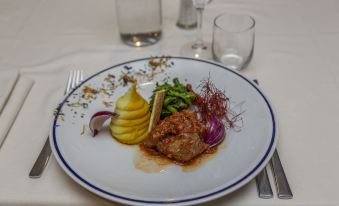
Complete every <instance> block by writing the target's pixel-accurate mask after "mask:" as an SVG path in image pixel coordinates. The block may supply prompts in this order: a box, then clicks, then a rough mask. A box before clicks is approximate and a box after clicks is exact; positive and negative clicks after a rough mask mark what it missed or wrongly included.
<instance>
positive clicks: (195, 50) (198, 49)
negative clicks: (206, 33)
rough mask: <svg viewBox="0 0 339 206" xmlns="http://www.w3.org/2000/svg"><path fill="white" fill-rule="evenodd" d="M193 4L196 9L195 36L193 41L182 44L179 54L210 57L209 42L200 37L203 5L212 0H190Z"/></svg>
mask: <svg viewBox="0 0 339 206" xmlns="http://www.w3.org/2000/svg"><path fill="white" fill-rule="evenodd" d="M192 1H193V6H194V8H195V9H196V11H197V26H198V28H197V36H196V40H195V41H194V42H191V43H188V44H186V45H184V46H183V47H182V49H181V54H182V55H184V56H190V57H195V58H204V59H209V58H211V47H210V44H209V43H207V42H205V41H203V38H202V30H201V29H202V20H203V13H204V9H205V6H206V5H207V4H209V3H210V2H211V1H212V0H192Z"/></svg>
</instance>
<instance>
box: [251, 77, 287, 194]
mask: <svg viewBox="0 0 339 206" xmlns="http://www.w3.org/2000/svg"><path fill="white" fill-rule="evenodd" d="M253 81H254V82H255V83H256V84H257V85H259V82H258V80H256V79H254V80H253ZM270 165H271V168H272V173H273V177H274V180H275V185H276V188H277V193H278V198H280V199H292V198H293V194H292V191H291V188H290V186H289V184H288V180H287V177H286V174H285V172H284V168H283V166H282V164H281V161H280V158H279V154H278V150H277V149H275V150H274V153H273V156H272V158H271V160H270ZM265 173H266V174H265ZM256 182H257V186H258V192H259V197H261V198H271V197H273V193H272V189H271V186H270V182H269V179H268V176H267V172H266V168H264V170H263V171H262V172H260V173H259V175H258V176H257V177H256ZM267 188H269V189H268V190H271V191H270V193H271V196H270V195H268V196H266V197H265V194H268V193H265V192H267V191H268V190H265V189H267ZM261 195H264V196H261Z"/></svg>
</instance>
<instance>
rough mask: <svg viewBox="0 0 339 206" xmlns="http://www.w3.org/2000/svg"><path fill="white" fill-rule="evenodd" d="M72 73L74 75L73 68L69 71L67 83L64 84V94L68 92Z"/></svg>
mask: <svg viewBox="0 0 339 206" xmlns="http://www.w3.org/2000/svg"><path fill="white" fill-rule="evenodd" d="M73 75H74V71H73V70H71V71H69V77H68V81H67V85H66V88H65V92H64V94H65V95H66V94H67V93H68V92H69V90H70V88H71V83H72V79H73Z"/></svg>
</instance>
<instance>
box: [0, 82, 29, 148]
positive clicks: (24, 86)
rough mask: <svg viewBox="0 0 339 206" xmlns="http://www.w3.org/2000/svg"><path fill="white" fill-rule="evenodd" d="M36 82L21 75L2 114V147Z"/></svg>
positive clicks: (0, 128)
mask: <svg viewBox="0 0 339 206" xmlns="http://www.w3.org/2000/svg"><path fill="white" fill-rule="evenodd" d="M33 84H34V80H32V79H29V78H27V77H23V76H20V77H19V79H18V81H17V83H16V86H15V87H14V88H13V91H12V92H11V95H10V96H9V98H8V100H7V103H6V106H5V107H4V108H3V110H2V112H1V115H0V148H1V146H2V143H3V141H4V140H5V138H6V136H7V134H8V132H9V131H10V129H11V127H12V125H13V123H14V121H15V119H16V117H17V115H18V113H19V112H20V109H21V107H22V105H23V104H24V102H25V99H26V97H27V95H28V93H29V91H30V90H31V88H32V86H33Z"/></svg>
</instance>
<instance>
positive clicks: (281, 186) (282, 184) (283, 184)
mask: <svg viewBox="0 0 339 206" xmlns="http://www.w3.org/2000/svg"><path fill="white" fill-rule="evenodd" d="M271 168H272V172H273V176H274V180H275V184H276V187H277V193H278V197H279V198H280V199H292V198H293V194H292V191H291V188H290V185H289V184H288V181H287V178H286V175H285V172H284V168H283V167H282V164H281V162H280V158H279V155H278V151H277V150H275V151H274V153H273V156H272V158H271Z"/></svg>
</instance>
